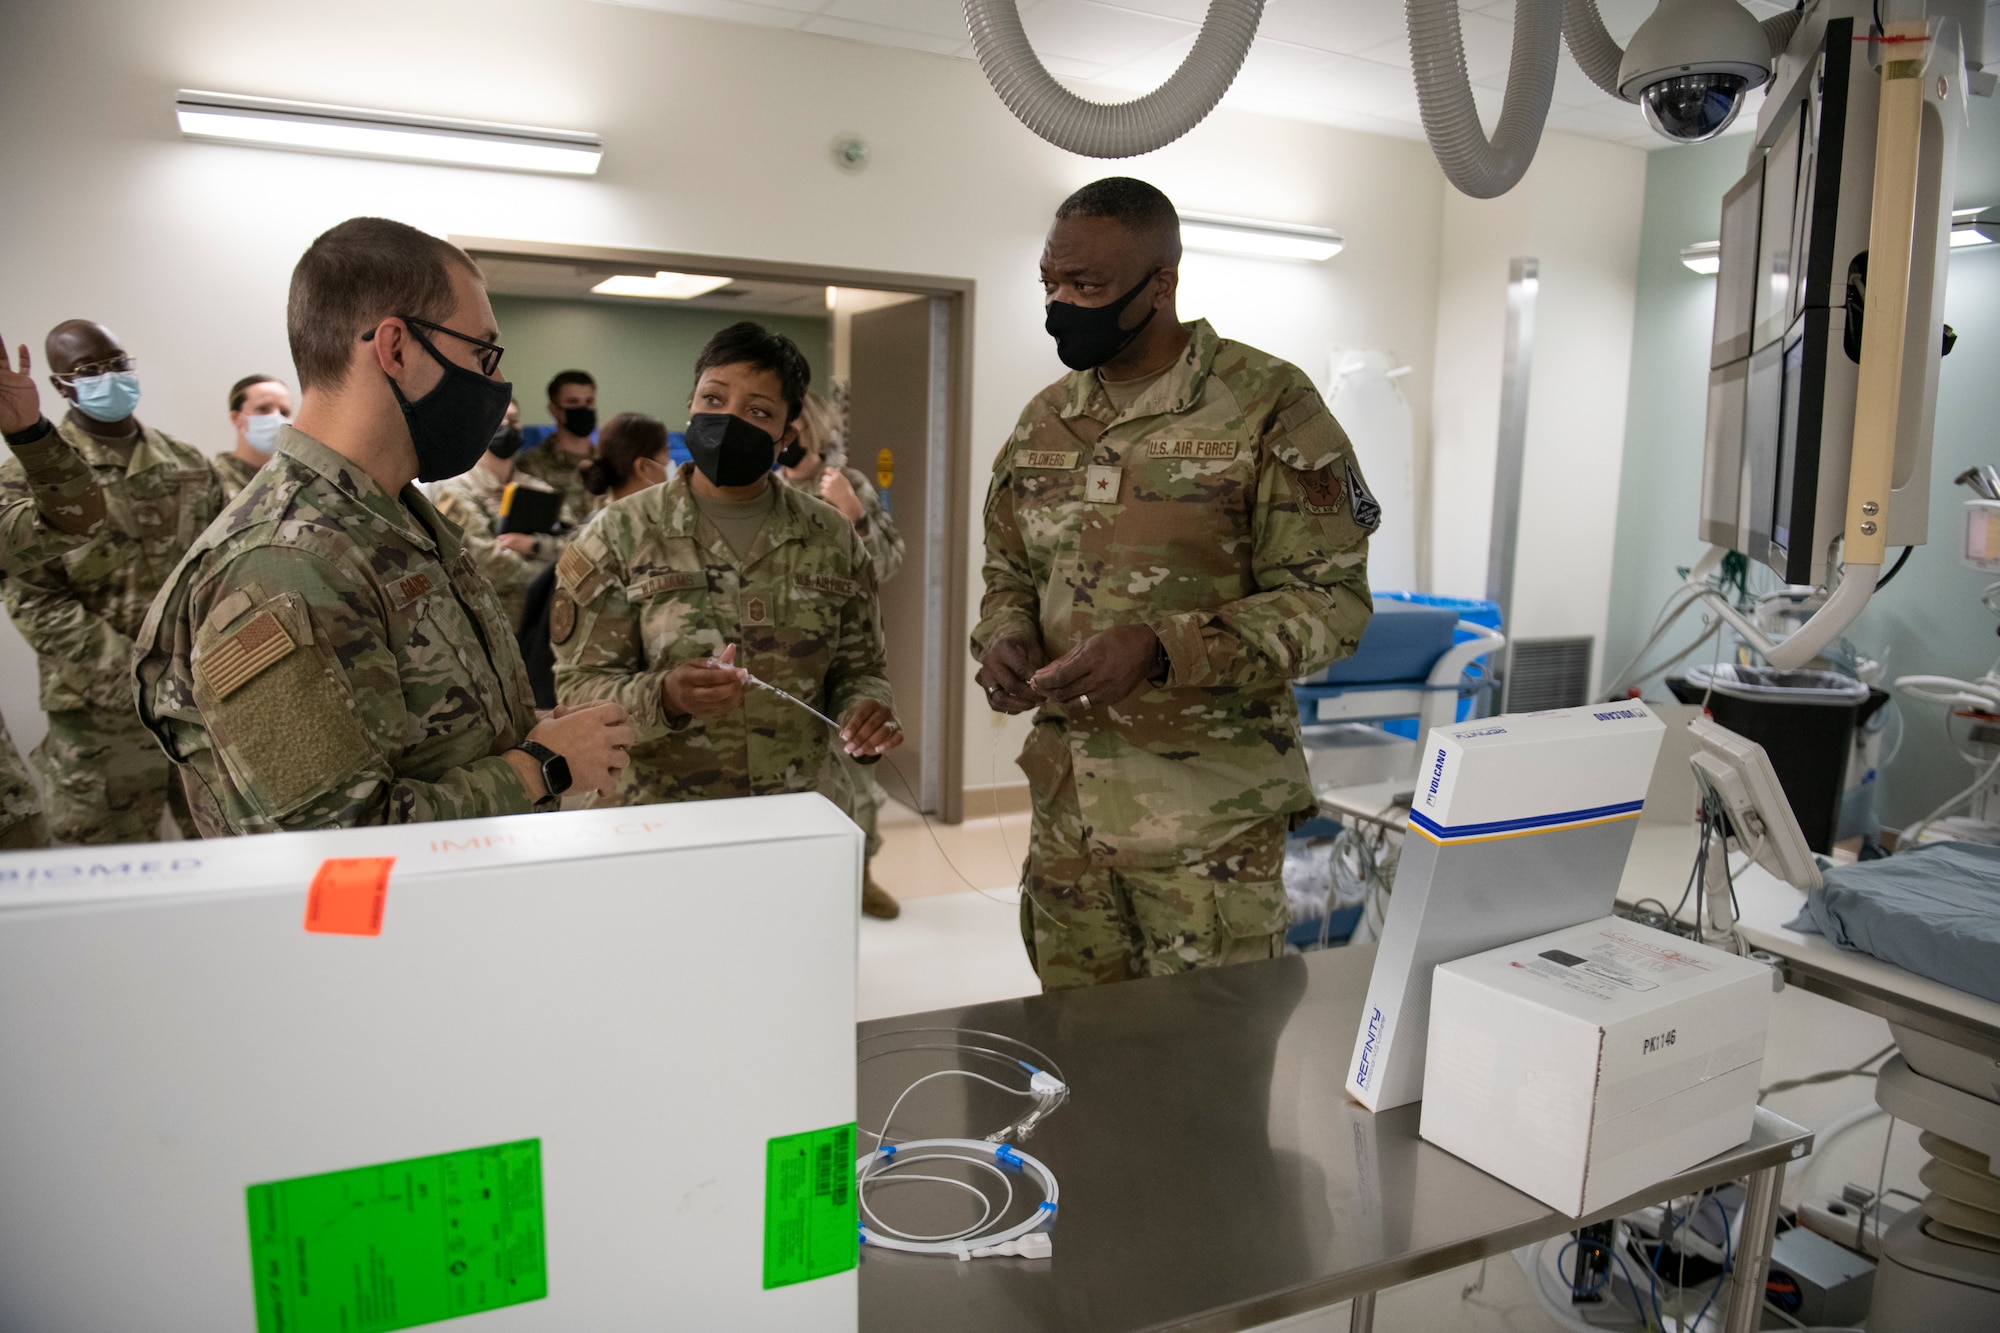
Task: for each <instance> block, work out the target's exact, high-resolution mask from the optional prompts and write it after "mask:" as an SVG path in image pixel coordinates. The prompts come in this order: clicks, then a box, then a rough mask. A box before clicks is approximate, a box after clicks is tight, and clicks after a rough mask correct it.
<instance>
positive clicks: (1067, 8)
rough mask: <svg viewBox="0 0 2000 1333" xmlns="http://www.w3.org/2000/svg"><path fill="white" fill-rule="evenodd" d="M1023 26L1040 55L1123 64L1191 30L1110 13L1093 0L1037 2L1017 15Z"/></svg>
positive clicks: (1143, 16) (1129, 13)
mask: <svg viewBox="0 0 2000 1333" xmlns="http://www.w3.org/2000/svg"><path fill="white" fill-rule="evenodd" d="M1021 26H1022V27H1023V28H1025V29H1026V30H1027V33H1028V40H1029V41H1030V42H1032V43H1033V44H1034V48H1035V50H1036V51H1038V52H1042V53H1046V54H1048V55H1055V56H1067V57H1068V58H1069V59H1071V60H1087V61H1090V62H1091V63H1093V64H1098V65H1123V64H1125V63H1127V62H1128V61H1132V60H1137V59H1138V58H1139V57H1140V56H1143V55H1146V54H1148V53H1150V52H1153V51H1157V50H1159V49H1160V48H1161V47H1163V46H1165V45H1166V44H1167V43H1168V42H1171V41H1174V40H1175V39H1177V38H1180V37H1185V36H1187V35H1189V34H1190V33H1191V32H1193V30H1194V29H1193V26H1192V25H1190V24H1187V23H1182V22H1180V21H1179V20H1177V19H1163V18H1155V17H1154V16H1152V15H1150V14H1138V13H1134V12H1133V11H1132V10H1129V9H1113V8H1112V7H1111V6H1109V5H1100V4H1093V3H1091V0H1041V3H1040V4H1038V5H1036V6H1035V7H1034V8H1033V9H1031V10H1029V11H1028V12H1027V13H1025V14H1023V15H1022V16H1021Z"/></svg>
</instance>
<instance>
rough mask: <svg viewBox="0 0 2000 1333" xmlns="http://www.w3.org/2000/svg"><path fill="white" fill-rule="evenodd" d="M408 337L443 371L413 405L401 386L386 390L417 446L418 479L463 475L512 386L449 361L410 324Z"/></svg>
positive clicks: (502, 412) (500, 415) (503, 410)
mask: <svg viewBox="0 0 2000 1333" xmlns="http://www.w3.org/2000/svg"><path fill="white" fill-rule="evenodd" d="M410 336H411V337H412V338H415V339H416V340H417V345H418V346H419V347H421V348H423V349H424V350H425V351H426V352H429V353H430V354H431V360H433V361H435V362H437V363H438V364H439V365H440V366H443V367H444V378H443V379H441V380H439V381H438V382H437V387H436V388H434V389H432V390H431V391H430V392H429V393H427V394H425V395H424V396H423V397H421V398H419V399H417V401H415V402H414V403H413V402H411V401H410V400H409V399H408V398H405V397H404V396H403V387H402V386H401V385H400V384H398V383H396V381H395V380H393V379H392V380H390V381H389V387H390V388H391V389H393V390H394V391H395V394H396V402H397V404H398V405H399V406H401V407H402V409H403V420H404V421H405V422H407V423H408V424H409V427H410V443H411V444H412V445H414V446H416V450H417V480H418V481H443V480H445V479H446V478H448V477H456V476H460V475H462V474H463V473H464V472H465V471H466V470H467V469H469V468H470V467H471V466H472V465H473V464H474V463H477V462H478V461H479V456H480V455H481V454H483V453H485V452H486V447H487V446H488V445H489V444H491V443H492V442H493V435H494V432H495V431H496V430H497V429H499V426H500V423H501V422H502V421H504V420H505V419H506V417H507V408H508V407H509V406H510V405H512V403H513V401H514V386H513V385H512V384H510V383H508V382H507V381H505V380H489V379H487V378H486V377H485V376H484V375H481V374H480V373H479V372H477V371H474V370H467V369H466V368H465V367H464V366H461V365H459V364H458V363H457V362H455V361H447V360H446V359H445V358H444V357H443V356H441V355H439V353H438V349H437V348H435V347H433V346H431V341H430V339H428V338H426V337H424V335H423V333H422V332H421V331H419V330H418V329H417V328H416V327H414V326H411V328H410Z"/></svg>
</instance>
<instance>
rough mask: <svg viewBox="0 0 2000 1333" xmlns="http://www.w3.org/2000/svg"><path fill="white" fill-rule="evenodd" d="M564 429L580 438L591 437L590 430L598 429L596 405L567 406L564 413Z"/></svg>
mask: <svg viewBox="0 0 2000 1333" xmlns="http://www.w3.org/2000/svg"><path fill="white" fill-rule="evenodd" d="M562 421H563V429H564V430H566V431H568V432H569V433H570V434H572V435H574V436H576V437H577V438H578V439H588V438H590V432H592V431H594V430H596V429H597V409H596V408H594V407H565V408H564V409H563V414H562Z"/></svg>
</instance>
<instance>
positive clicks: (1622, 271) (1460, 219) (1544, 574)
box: [1418, 135, 1646, 671]
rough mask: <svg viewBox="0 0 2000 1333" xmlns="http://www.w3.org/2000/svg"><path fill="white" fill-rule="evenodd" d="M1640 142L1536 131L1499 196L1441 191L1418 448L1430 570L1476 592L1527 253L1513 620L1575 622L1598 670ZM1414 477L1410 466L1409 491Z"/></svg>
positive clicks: (1515, 629) (1543, 627)
mask: <svg viewBox="0 0 2000 1333" xmlns="http://www.w3.org/2000/svg"><path fill="white" fill-rule="evenodd" d="M1645 184H1646V154H1645V153H1643V152H1641V151H1639V150H1638V149H1636V148H1627V147H1623V146H1621V145H1618V144H1610V143H1603V142H1600V141H1598V140H1594V139H1582V138H1576V137H1573V136H1570V135H1547V136H1545V137H1544V138H1543V140H1542V146H1541V151H1540V152H1539V153H1537V154H1536V157H1535V163H1534V165H1533V166H1532V167H1530V168H1529V170H1528V175H1527V178H1526V179H1525V180H1523V181H1522V182H1521V184H1520V185H1518V186H1516V187H1515V189H1514V190H1513V191H1512V192H1511V193H1509V194H1507V195H1504V196H1502V197H1501V198H1499V199H1491V200H1477V199H1468V198H1466V197H1465V196H1463V195H1460V194H1458V193H1456V192H1455V191H1453V192H1448V193H1447V195H1446V200H1445V206H1444V235H1443V244H1442V247H1441V250H1440V260H1439V279H1438V283H1439V295H1438V323H1437V330H1438V332H1437V353H1436V359H1435V370H1436V374H1437V390H1436V393H1435V395H1434V396H1433V399H1432V419H1433V421H1434V422H1435V428H1434V431H1433V434H1432V442H1431V450H1430V460H1429V461H1430V467H1431V473H1430V477H1429V494H1430V497H1431V524H1432V527H1431V533H1430V551H1431V582H1432V585H1433V587H1434V590H1435V591H1437V592H1441V593H1447V594H1450V595H1453V596H1459V597H1483V596H1485V595H1486V594H1485V587H1486V557H1487V541H1488V539H1489V536H1490V534H1491V530H1492V513H1493V464H1494V458H1495V453H1496V449H1497V442H1498V438H1499V425H1500V374H1501V349H1502V344H1503V340H1504V336H1505V329H1506V313H1507V269H1508V262H1509V261H1510V260H1512V259H1513V258H1515V257H1517V256H1533V257H1534V258H1536V259H1538V260H1539V261H1540V269H1541V282H1540V288H1539V291H1538V292H1537V296H1536V307H1535V322H1534V357H1533V370H1532V373H1531V378H1530V382H1529V390H1528V444H1527V455H1526V462H1525V467H1524V471H1523V477H1522V487H1521V490H1522V502H1521V522H1520V537H1519V541H1518V542H1517V544H1516V547H1515V567H1514V608H1513V610H1514V623H1513V625H1512V627H1511V630H1510V632H1511V633H1512V634H1514V635H1518V636H1526V637H1532V638H1540V637H1544V636H1551V635H1573V634H1588V635H1591V636H1593V637H1594V638H1595V639H1596V641H1597V654H1596V656H1597V663H1598V664H1597V665H1594V666H1593V671H1601V670H1602V667H1601V663H1602V660H1603V649H1604V636H1605V622H1606V616H1607V612H1608V608H1609V605H1610V593H1611V560H1610V551H1611V543H1612V532H1613V528H1614V526H1615V524H1616V518H1617V511H1618V475H1619V468H1620V466H1621V463H1622V461H1623V443H1624V433H1625V398H1626V389H1627V385H1628V381H1629V379H1630V372H1631V355H1632V311H1633V291H1634V284H1635V282H1636V280H1637V272H1638V261H1639V221H1640V216H1641V213H1642V210H1643V204H1644V198H1645ZM1424 487H1425V478H1424V477H1423V476H1422V475H1420V476H1419V478H1418V490H1419V493H1420V494H1421V493H1423V491H1424Z"/></svg>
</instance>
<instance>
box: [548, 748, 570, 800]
mask: <svg viewBox="0 0 2000 1333" xmlns="http://www.w3.org/2000/svg"><path fill="white" fill-rule="evenodd" d="M542 781H543V782H544V783H546V784H547V785H548V789H549V795H551V796H560V795H562V794H563V793H564V792H566V791H568V790H569V784H570V776H569V760H567V759H565V758H563V757H562V756H561V755H556V756H555V757H554V758H552V759H550V760H549V761H548V762H547V763H545V764H543V765H542Z"/></svg>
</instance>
